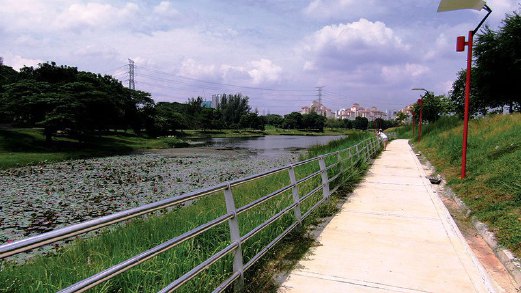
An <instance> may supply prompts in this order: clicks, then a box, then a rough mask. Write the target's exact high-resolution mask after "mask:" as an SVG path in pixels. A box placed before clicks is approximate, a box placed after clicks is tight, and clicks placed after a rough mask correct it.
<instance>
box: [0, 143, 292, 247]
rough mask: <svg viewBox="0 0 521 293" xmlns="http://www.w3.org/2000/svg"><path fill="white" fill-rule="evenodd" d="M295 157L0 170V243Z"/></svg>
mask: <svg viewBox="0 0 521 293" xmlns="http://www.w3.org/2000/svg"><path fill="white" fill-rule="evenodd" d="M297 157H298V155H297V154H292V153H286V154H284V155H281V156H279V157H278V158H266V157H262V158H260V157H257V156H254V155H251V154H250V153H247V152H243V151H236V152H233V154H230V153H229V151H228V152H227V153H220V152H215V151H213V152H212V153H211V154H208V155H202V156H201V155H197V156H194V155H189V154H185V155H183V156H181V157H180V156H179V155H176V156H171V155H170V154H168V153H148V154H140V155H129V156H114V157H104V158H97V159H89V160H74V161H67V162H61V163H54V164H43V165H38V166H28V167H22V168H13V169H7V170H3V171H0V223H1V228H0V243H5V242H12V241H14V240H18V239H22V238H25V237H27V236H32V235H37V234H41V233H43V232H48V231H51V230H54V229H56V228H60V227H63V226H66V225H70V224H73V223H79V222H82V221H85V220H89V219H93V218H97V217H101V216H104V215H108V214H111V213H114V212H117V211H122V210H125V209H129V208H132V207H136V206H140V205H143V204H147V203H151V202H155V201H158V200H161V199H164V198H168V197H172V196H176V195H180V194H183V193H186V192H189V191H192V190H196V189H199V188H203V187H209V186H213V185H216V184H218V183H220V182H222V181H226V180H231V179H236V178H240V177H244V176H248V175H252V174H255V173H259V172H261V171H263V170H267V169H271V168H274V167H277V166H282V165H286V164H289V163H290V162H291V161H294V160H296V158H297Z"/></svg>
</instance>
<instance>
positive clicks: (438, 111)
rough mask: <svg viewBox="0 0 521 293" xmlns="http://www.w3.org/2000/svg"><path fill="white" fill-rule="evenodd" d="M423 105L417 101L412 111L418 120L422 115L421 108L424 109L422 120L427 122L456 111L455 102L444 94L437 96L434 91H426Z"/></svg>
mask: <svg viewBox="0 0 521 293" xmlns="http://www.w3.org/2000/svg"><path fill="white" fill-rule="evenodd" d="M422 100H423V106H422V107H421V106H420V104H418V103H415V104H414V106H413V109H412V111H413V112H414V117H415V119H416V120H418V119H419V117H420V109H422V120H423V121H424V122H425V121H427V122H434V121H436V120H438V119H439V118H440V117H441V116H443V115H446V114H450V113H452V112H453V111H454V108H455V106H454V104H453V102H452V101H451V100H450V99H449V98H447V97H446V96H444V95H440V96H436V95H434V94H433V93H430V92H429V93H426V94H425V95H424V96H423V98H422Z"/></svg>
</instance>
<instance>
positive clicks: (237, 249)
mask: <svg viewBox="0 0 521 293" xmlns="http://www.w3.org/2000/svg"><path fill="white" fill-rule="evenodd" d="M380 149H381V144H380V142H379V140H377V139H376V138H374V137H372V138H369V139H366V140H364V141H362V142H359V143H358V144H356V145H354V146H352V147H349V148H346V149H343V150H339V151H336V152H332V153H328V154H325V155H321V156H318V157H314V158H311V159H308V160H304V161H300V162H297V163H295V164H291V165H289V166H285V167H281V168H277V169H273V170H270V171H267V172H264V173H261V174H256V175H252V176H249V177H245V178H242V179H238V180H234V181H230V182H227V183H222V184H219V185H217V186H213V187H210V188H206V189H201V190H197V191H194V192H190V193H187V194H184V195H181V196H177V197H173V198H169V199H165V200H161V201H158V202H155V203H151V204H147V205H143V206H140V207H136V208H133V209H129V210H126V211H122V212H118V213H114V214H112V215H108V216H104V217H101V218H97V219H93V220H90V221H86V222H83V223H79V224H75V225H71V226H68V227H64V228H61V229H58V230H55V231H51V232H48V233H44V234H41V235H37V236H34V237H30V238H27V239H23V240H19V241H15V242H13V243H9V244H4V245H2V246H0V259H3V258H6V257H8V256H12V255H15V254H19V253H22V252H27V251H29V250H31V249H34V248H38V247H41V246H44V245H47V244H50V243H54V242H57V241H60V240H64V239H67V238H70V237H73V236H76V235H79V234H83V233H86V232H89V231H93V230H97V229H100V228H102V227H106V226H109V225H114V224H116V223H120V222H122V221H126V220H129V219H132V218H136V217H138V216H141V215H145V214H149V213H152V212H155V211H158V210H162V209H166V208H169V207H173V206H177V205H180V204H182V203H186V202H193V201H194V200H197V199H200V198H202V197H204V196H208V195H211V194H214V193H216V192H220V191H222V192H223V193H224V199H225V205H226V213H225V214H223V215H221V216H219V217H217V218H215V219H213V220H211V221H209V222H207V223H204V224H202V225H199V226H198V227H196V228H194V229H192V230H190V231H186V232H184V233H183V234H181V235H178V236H177V237H174V238H172V239H170V240H168V241H166V242H163V243H161V244H160V245H157V246H155V247H153V248H151V249H149V250H146V251H144V252H142V253H140V254H138V255H135V256H133V257H131V258H129V259H127V260H125V261H123V262H121V263H119V264H116V265H114V266H112V267H110V268H108V269H106V270H103V271H102V272H99V273H97V274H95V275H93V276H91V277H89V278H86V279H84V280H81V281H79V282H77V283H75V284H73V285H71V286H69V287H67V288H64V289H62V290H61V291H60V292H83V291H86V290H88V289H90V288H92V287H94V286H96V285H98V284H100V283H102V282H104V281H107V280H109V279H111V278H113V277H115V276H117V275H119V274H121V273H123V272H125V271H127V270H129V269H131V268H132V267H134V266H136V265H139V264H141V263H143V262H145V261H147V260H149V259H151V258H153V257H155V256H157V255H159V254H161V253H163V252H166V251H168V250H170V249H172V248H174V247H175V246H178V245H179V244H181V243H183V242H185V241H187V240H189V239H192V238H194V237H196V236H198V235H200V234H202V233H204V232H206V231H208V230H210V229H212V228H214V227H216V226H218V225H220V224H223V223H225V222H228V227H229V233H230V240H231V243H230V244H229V245H228V246H226V247H225V248H224V249H222V250H220V251H218V252H217V253H215V254H214V255H212V256H211V257H209V258H208V259H206V260H205V261H203V262H202V263H200V264H199V265H197V266H195V267H193V268H192V269H191V270H190V271H188V272H186V273H185V274H184V275H182V276H180V277H179V278H178V279H176V280H174V281H173V282H172V283H170V284H169V285H168V286H166V287H165V288H163V289H162V290H161V291H160V292H172V291H174V290H176V289H178V288H179V287H181V286H182V285H183V284H185V283H186V282H188V281H190V280H191V279H193V278H194V277H195V276H197V275H198V274H199V273H201V272H202V271H204V270H205V269H206V268H208V267H209V266H210V265H212V264H214V263H216V262H217V261H219V260H220V259H222V258H223V257H225V256H227V255H229V254H232V255H233V271H232V273H231V275H230V276H229V277H228V278H227V279H226V280H225V281H224V282H222V283H221V284H220V285H219V286H217V288H215V289H214V291H213V292H222V291H223V290H225V289H226V288H228V287H229V286H230V285H231V284H234V283H235V285H236V286H237V287H238V288H240V287H241V286H242V284H243V276H244V272H245V271H246V270H248V269H249V268H251V267H252V265H253V264H254V263H256V262H257V261H258V260H259V259H260V258H261V257H262V256H264V255H265V254H266V253H267V252H268V251H269V249H271V248H272V247H273V246H274V245H276V244H277V243H278V242H279V241H280V240H281V239H283V238H284V237H285V236H286V235H287V234H288V233H290V232H291V231H292V230H293V229H295V228H296V227H298V226H299V225H301V224H302V221H303V220H304V219H306V217H308V216H309V215H310V214H311V213H312V212H313V211H315V210H316V209H317V208H318V207H319V206H320V205H321V204H322V203H323V202H324V201H327V200H328V199H329V197H330V195H331V194H332V193H334V192H336V191H337V190H338V188H340V187H341V186H342V184H343V183H344V182H345V181H346V180H347V179H348V178H349V176H346V174H347V173H348V172H349V171H350V170H353V168H354V167H355V165H356V164H359V163H361V162H369V161H370V159H371V157H373V156H375V155H376V154H377V153H378V152H379V150H380ZM317 162H318V166H316V165H313V164H316V163H317ZM304 165H313V166H314V168H315V169H318V170H316V171H312V172H311V173H310V174H307V175H305V176H303V178H300V179H298V178H297V176H296V173H295V170H296V168H298V167H300V166H304ZM284 171H287V172H288V173H287V175H288V176H289V182H290V184H289V185H286V186H284V187H282V188H280V189H278V190H276V191H274V192H271V193H270V194H267V195H265V196H263V197H261V198H258V199H256V200H253V201H251V202H249V203H247V204H245V205H243V206H241V207H236V200H237V198H234V194H233V192H232V189H233V188H234V187H236V186H239V185H241V184H244V183H247V182H252V181H254V180H258V179H260V178H265V177H268V176H270V175H273V174H276V173H280V172H284ZM319 175H320V178H319ZM303 184H308V185H310V184H311V186H307V189H308V190H309V191H308V192H307V193H306V194H304V195H302V194H301V192H302V191H303V190H304V188H299V187H300V186H302V185H303ZM319 191H322V196H320V199H319V200H317V201H316V202H311V203H308V204H310V205H311V204H312V205H311V207H309V208H308V209H307V210H306V211H303V210H302V209H301V206H302V205H303V204H304V203H305V202H306V201H307V200H308V199H310V198H311V197H312V196H313V195H315V194H317V193H318V192H319ZM285 192H288V193H289V192H291V198H292V201H291V203H290V204H289V205H287V206H285V207H283V208H282V210H280V211H278V212H277V213H276V214H275V215H273V216H271V217H270V218H269V219H267V220H266V221H265V222H263V223H262V224H260V225H258V226H256V227H254V228H253V229H252V230H251V231H248V232H247V233H245V234H243V235H241V232H240V229H239V228H240V225H239V217H238V216H239V215H241V214H243V213H245V212H247V211H249V210H251V209H254V208H255V207H257V206H259V205H261V204H263V203H265V202H267V201H269V200H270V199H272V198H275V197H277V196H279V195H281V194H283V193H285ZM291 211H293V215H294V221H292V223H291V224H290V225H289V226H288V227H287V228H286V229H285V230H284V231H282V233H280V234H279V235H277V236H276V237H275V238H274V239H273V240H272V241H271V242H270V243H269V244H267V245H266V246H264V247H263V248H262V249H261V250H260V251H259V252H258V253H257V254H256V255H254V256H253V257H252V258H251V259H250V260H249V261H248V262H246V263H244V260H243V249H242V244H243V243H245V242H246V241H247V240H248V239H250V238H252V237H254V236H255V235H257V234H258V233H259V232H261V231H263V230H264V229H266V228H267V227H268V226H270V225H271V224H273V223H274V222H276V221H277V220H279V219H281V218H282V217H283V216H285V215H286V214H289V213H290V212H291Z"/></svg>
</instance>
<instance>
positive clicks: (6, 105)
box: [0, 62, 383, 141]
mask: <svg viewBox="0 0 521 293" xmlns="http://www.w3.org/2000/svg"><path fill="white" fill-rule="evenodd" d="M0 123H4V124H10V125H12V126H16V127H39V128H42V129H43V132H44V134H45V137H46V139H47V140H51V139H52V137H53V136H55V135H57V134H60V135H68V136H70V137H73V138H76V139H78V140H80V141H82V140H83V139H85V138H87V137H90V136H92V135H95V134H99V133H103V132H107V131H128V130H132V131H133V132H134V133H136V134H138V135H141V134H144V135H148V136H153V137H156V136H161V135H171V134H178V133H179V131H181V130H185V129H202V130H213V129H240V128H250V129H259V130H263V129H264V128H265V126H266V125H272V126H274V127H280V128H284V129H301V130H309V131H323V130H324V127H330V128H357V129H366V128H367V127H368V126H370V125H369V121H368V120H367V119H366V118H361V117H358V118H357V120H355V121H347V120H346V121H342V120H336V119H326V118H325V117H323V116H321V115H319V114H317V113H314V112H313V113H309V114H301V113H298V112H293V113H290V114H287V115H284V116H282V115H276V114H271V115H266V116H261V115H259V114H258V113H257V112H256V111H252V109H251V107H250V105H249V97H247V96H243V95H242V94H240V93H237V94H223V95H220V99H219V100H218V105H217V107H216V108H215V109H214V108H211V107H208V105H207V103H206V102H205V101H204V99H203V98H201V97H196V98H190V99H188V100H187V101H186V102H185V103H179V102H157V103H156V102H155V101H154V100H153V99H152V97H151V95H150V93H147V92H143V91H137V90H131V89H128V88H126V87H125V86H123V84H122V83H121V82H120V81H119V80H117V79H115V78H113V77H111V76H109V75H100V74H95V73H91V72H85V71H80V70H78V69H77V68H75V67H70V66H66V65H57V64H56V63H54V62H48V63H41V64H39V65H38V66H36V67H23V68H21V69H20V71H19V72H18V71H16V70H14V69H13V68H11V67H9V66H5V65H3V66H1V67H0ZM378 125H379V126H382V125H383V123H382V122H380V123H379V124H378Z"/></svg>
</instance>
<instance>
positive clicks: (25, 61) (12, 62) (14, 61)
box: [4, 55, 43, 70]
mask: <svg viewBox="0 0 521 293" xmlns="http://www.w3.org/2000/svg"><path fill="white" fill-rule="evenodd" d="M38 63H43V61H42V60H40V59H31V58H24V57H22V56H19V55H14V56H13V55H8V56H5V57H4V64H5V65H7V66H11V67H12V68H14V69H16V70H18V69H20V68H22V67H24V66H36V65H38Z"/></svg>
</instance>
